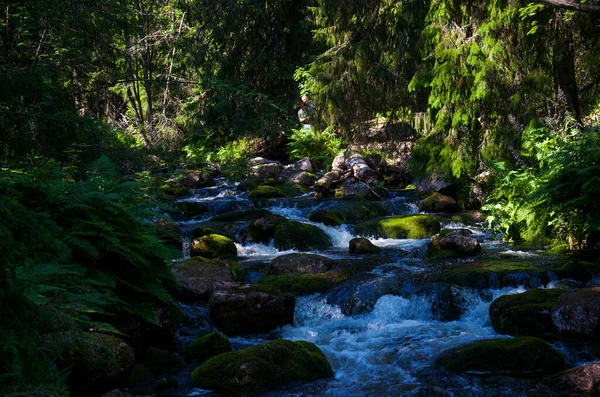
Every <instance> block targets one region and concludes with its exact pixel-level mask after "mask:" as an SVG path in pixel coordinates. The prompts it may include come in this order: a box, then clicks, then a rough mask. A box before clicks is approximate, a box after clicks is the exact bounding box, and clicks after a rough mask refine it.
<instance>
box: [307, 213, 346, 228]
mask: <svg viewBox="0 0 600 397" xmlns="http://www.w3.org/2000/svg"><path fill="white" fill-rule="evenodd" d="M308 220H309V221H311V222H316V223H322V224H324V225H325V226H341V225H342V223H344V215H343V214H342V213H341V212H340V211H337V210H315V211H313V212H311V213H310V215H309V216H308Z"/></svg>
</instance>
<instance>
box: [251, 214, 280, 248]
mask: <svg viewBox="0 0 600 397" xmlns="http://www.w3.org/2000/svg"><path fill="white" fill-rule="evenodd" d="M287 221H288V220H287V219H286V218H285V217H283V216H281V215H269V216H265V217H263V218H259V219H256V220H254V221H253V222H252V223H250V224H249V225H248V227H247V228H246V229H245V230H244V238H245V239H246V241H249V242H254V243H268V242H269V241H271V240H272V239H273V238H275V227H276V226H277V225H279V224H280V223H283V222H287Z"/></svg>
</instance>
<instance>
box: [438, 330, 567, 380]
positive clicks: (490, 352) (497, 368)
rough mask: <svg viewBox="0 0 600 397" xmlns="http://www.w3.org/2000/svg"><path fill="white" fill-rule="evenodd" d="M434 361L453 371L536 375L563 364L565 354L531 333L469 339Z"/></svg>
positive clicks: (554, 369) (557, 369)
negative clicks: (500, 337) (478, 339)
mask: <svg viewBox="0 0 600 397" xmlns="http://www.w3.org/2000/svg"><path fill="white" fill-rule="evenodd" d="M437 364H438V365H439V366H441V367H442V368H444V369H446V370H449V371H454V372H471V373H475V374H513V375H518V376H539V375H544V374H552V373H556V372H558V371H561V370H563V369H564V368H565V360H564V357H563V356H562V355H561V354H560V353H559V352H558V351H557V350H556V349H554V348H553V347H552V346H550V345H549V344H548V343H546V342H544V341H543V340H541V339H538V338H533V337H518V338H511V339H496V340H486V341H478V342H472V343H468V344H466V345H463V346H459V347H457V348H455V349H451V350H449V351H447V352H444V353H443V354H442V355H441V356H440V357H439V358H438V359H437Z"/></svg>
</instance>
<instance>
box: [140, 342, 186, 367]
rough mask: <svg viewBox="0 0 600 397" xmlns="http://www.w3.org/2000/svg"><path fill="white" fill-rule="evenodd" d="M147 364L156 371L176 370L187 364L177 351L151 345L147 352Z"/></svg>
mask: <svg viewBox="0 0 600 397" xmlns="http://www.w3.org/2000/svg"><path fill="white" fill-rule="evenodd" d="M145 359H146V363H147V364H146V365H147V366H148V367H149V368H150V369H152V370H154V371H155V372H156V373H165V372H175V371H177V370H179V369H181V368H183V367H184V366H185V364H184V363H183V361H182V360H181V359H180V358H179V357H177V356H176V355H175V353H173V352H170V351H167V350H163V349H158V348H156V347H151V348H150V349H148V351H147V352H146V354H145Z"/></svg>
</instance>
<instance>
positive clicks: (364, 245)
mask: <svg viewBox="0 0 600 397" xmlns="http://www.w3.org/2000/svg"><path fill="white" fill-rule="evenodd" d="M348 250H349V251H350V253H351V254H355V255H365V254H378V253H380V252H381V251H383V250H382V249H381V247H378V246H376V245H375V244H373V243H372V242H371V241H370V240H369V239H366V238H362V237H357V238H353V239H352V240H350V242H349V244H348Z"/></svg>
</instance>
